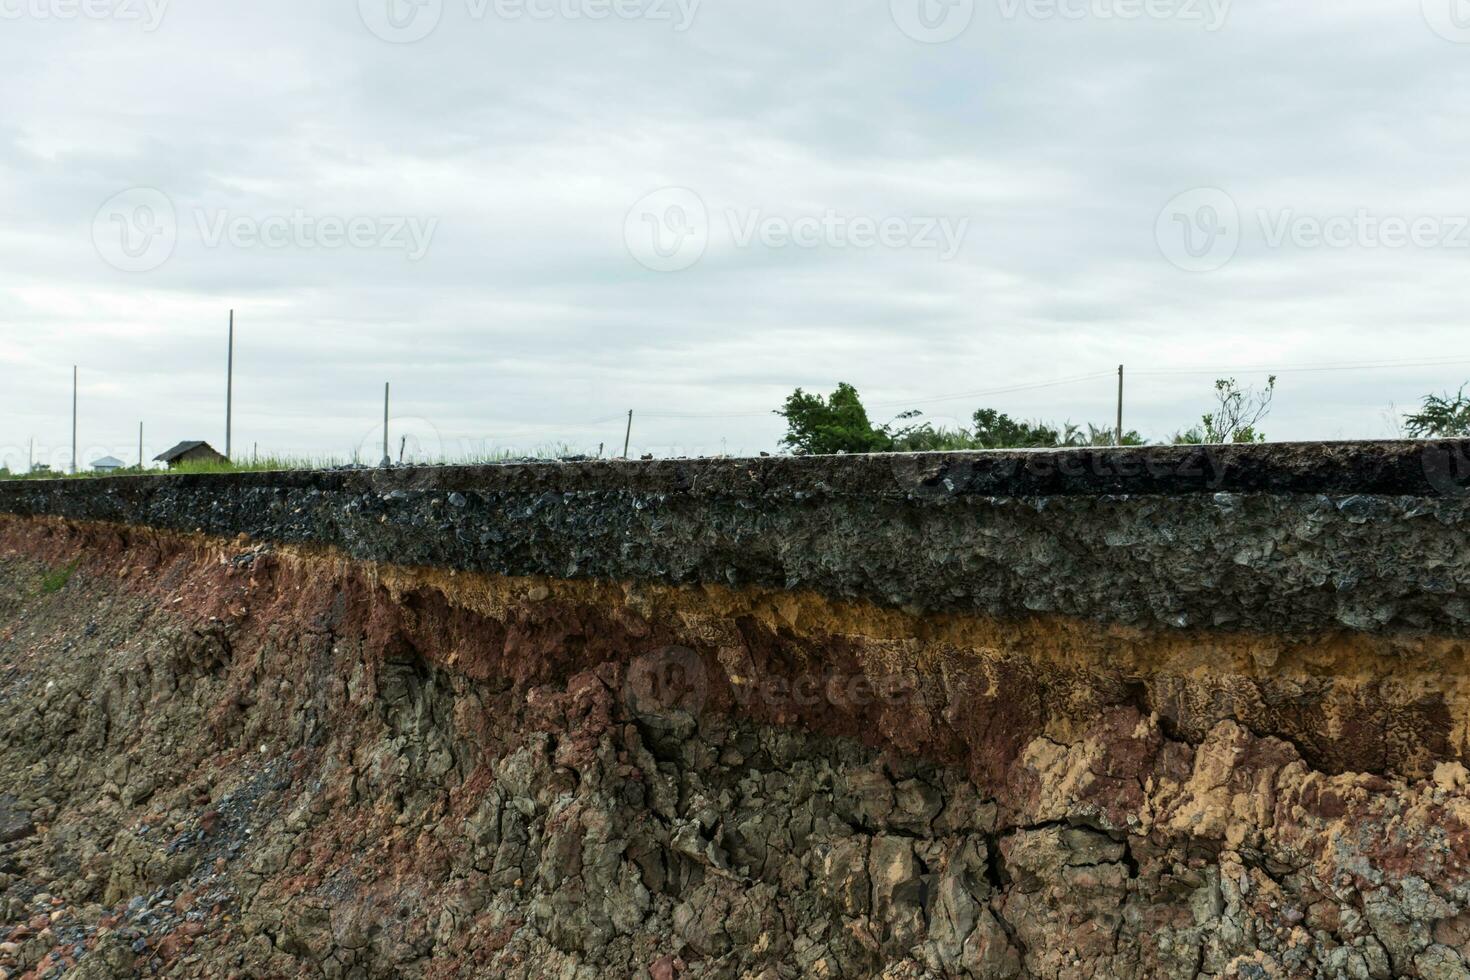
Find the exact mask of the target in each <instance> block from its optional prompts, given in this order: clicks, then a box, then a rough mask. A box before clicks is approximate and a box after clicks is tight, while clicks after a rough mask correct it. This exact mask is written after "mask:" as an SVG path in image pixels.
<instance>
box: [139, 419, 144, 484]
mask: <svg viewBox="0 0 1470 980" xmlns="http://www.w3.org/2000/svg"><path fill="white" fill-rule="evenodd" d="M138 472H139V473H141V472H143V423H142V422H139V423H138Z"/></svg>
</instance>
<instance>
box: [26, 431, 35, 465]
mask: <svg viewBox="0 0 1470 980" xmlns="http://www.w3.org/2000/svg"><path fill="white" fill-rule="evenodd" d="M26 472H27V473H34V472H36V437H35V436H31V451H30V454H29V455H28V456H26Z"/></svg>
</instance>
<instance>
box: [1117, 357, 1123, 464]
mask: <svg viewBox="0 0 1470 980" xmlns="http://www.w3.org/2000/svg"><path fill="white" fill-rule="evenodd" d="M1118 445H1120V446H1121V445H1123V365H1121V364H1119V365H1118Z"/></svg>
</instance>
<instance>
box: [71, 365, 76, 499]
mask: <svg viewBox="0 0 1470 980" xmlns="http://www.w3.org/2000/svg"><path fill="white" fill-rule="evenodd" d="M71 473H72V476H76V473H77V366H76V365H75V364H73V365H72V366H71Z"/></svg>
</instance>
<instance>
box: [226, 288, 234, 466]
mask: <svg viewBox="0 0 1470 980" xmlns="http://www.w3.org/2000/svg"><path fill="white" fill-rule="evenodd" d="M234 420H235V311H234V310H231V311H230V350H229V355H228V356H227V358H226V360H225V459H232V458H233V457H232V456H231V455H230V436H231V435H232V433H231V429H232V427H233V423H234Z"/></svg>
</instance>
